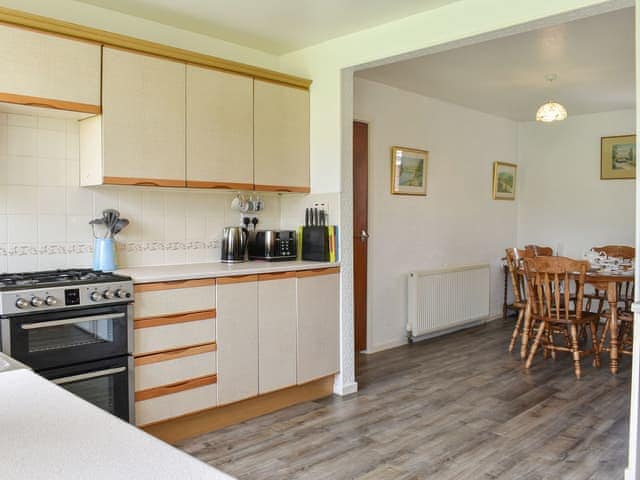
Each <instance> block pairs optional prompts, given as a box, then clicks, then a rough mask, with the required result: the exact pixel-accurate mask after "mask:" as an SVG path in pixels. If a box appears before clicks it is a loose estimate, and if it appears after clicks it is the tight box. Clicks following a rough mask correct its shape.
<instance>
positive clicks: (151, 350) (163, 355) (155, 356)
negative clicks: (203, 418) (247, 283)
mask: <svg viewBox="0 0 640 480" xmlns="http://www.w3.org/2000/svg"><path fill="white" fill-rule="evenodd" d="M135 291H136V299H135V303H134V317H135V319H134V357H135V360H134V363H135V400H136V404H135V413H136V424H137V425H140V426H145V425H149V424H152V423H156V422H161V421H164V420H168V419H171V418H175V417H179V416H182V415H186V414H188V413H194V412H196V411H200V410H205V409H209V408H212V407H215V406H216V405H217V404H218V393H217V385H216V383H217V370H218V368H217V343H216V309H215V306H216V292H215V280H214V279H202V280H188V281H176V282H160V283H151V284H141V285H136V287H135Z"/></svg>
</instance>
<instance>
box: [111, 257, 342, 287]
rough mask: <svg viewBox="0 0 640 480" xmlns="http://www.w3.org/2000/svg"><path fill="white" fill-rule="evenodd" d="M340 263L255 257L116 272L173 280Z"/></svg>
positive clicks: (149, 279) (151, 279)
mask: <svg viewBox="0 0 640 480" xmlns="http://www.w3.org/2000/svg"><path fill="white" fill-rule="evenodd" d="M339 265H340V264H339V263H332V262H308V261H304V260H296V261H281V262H266V261H260V260H253V261H250V262H244V263H220V262H218V263H191V264H184V265H158V266H151V267H131V268H122V269H119V270H116V272H115V273H117V274H120V275H127V276H129V277H131V278H133V281H134V282H135V283H149V282H169V281H172V280H189V279H196V278H214V277H215V278H217V277H231V276H233V275H254V274H258V273H273V272H290V271H296V270H313V269H316V268H328V267H337V266H339Z"/></svg>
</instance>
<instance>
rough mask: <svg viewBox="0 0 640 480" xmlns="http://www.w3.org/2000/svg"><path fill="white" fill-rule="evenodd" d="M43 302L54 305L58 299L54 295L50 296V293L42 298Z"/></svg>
mask: <svg viewBox="0 0 640 480" xmlns="http://www.w3.org/2000/svg"><path fill="white" fill-rule="evenodd" d="M44 303H46V304H47V305H49V306H50V307H53V306H54V305H57V304H58V300H57V299H56V297H52V296H51V295H49V296H48V297H47V298H45V299H44Z"/></svg>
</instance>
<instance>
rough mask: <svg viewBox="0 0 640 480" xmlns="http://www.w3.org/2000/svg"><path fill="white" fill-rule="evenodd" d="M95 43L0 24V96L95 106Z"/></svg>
mask: <svg viewBox="0 0 640 480" xmlns="http://www.w3.org/2000/svg"><path fill="white" fill-rule="evenodd" d="M100 56H101V47H100V45H96V44H93V43H89V42H84V41H77V40H70V39H67V38H63V37H60V36H53V35H47V34H44V33H39V32H35V31H33V30H27V29H24V28H16V27H11V26H7V25H0V64H2V75H0V102H9V103H19V104H26V105H38V106H46V107H50V108H58V109H63V110H75V111H79V112H86V113H92V114H96V113H99V112H100V61H101V59H100Z"/></svg>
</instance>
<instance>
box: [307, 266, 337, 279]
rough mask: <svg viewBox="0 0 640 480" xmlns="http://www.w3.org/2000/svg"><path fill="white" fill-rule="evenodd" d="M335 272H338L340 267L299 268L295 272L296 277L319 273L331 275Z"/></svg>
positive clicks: (314, 275)
mask: <svg viewBox="0 0 640 480" xmlns="http://www.w3.org/2000/svg"><path fill="white" fill-rule="evenodd" d="M335 273H340V267H327V268H321V269H313V270H300V271H298V272H297V274H298V275H297V276H298V278H306V277H317V276H320V275H333V274H335Z"/></svg>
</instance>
